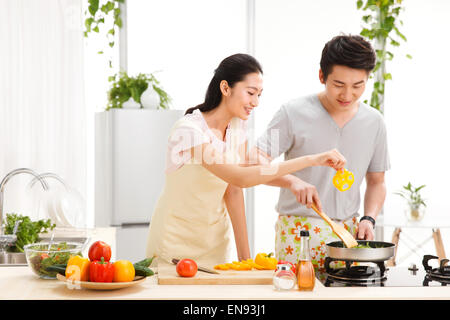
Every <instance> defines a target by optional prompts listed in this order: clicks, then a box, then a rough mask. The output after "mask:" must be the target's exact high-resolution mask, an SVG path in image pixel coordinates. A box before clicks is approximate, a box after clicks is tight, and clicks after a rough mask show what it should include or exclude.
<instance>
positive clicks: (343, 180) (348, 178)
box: [333, 169, 355, 191]
mask: <svg viewBox="0 0 450 320" xmlns="http://www.w3.org/2000/svg"><path fill="white" fill-rule="evenodd" d="M354 181H355V177H354V175H353V173H352V172H350V171H348V170H347V169H343V170H339V171H337V172H336V174H335V175H334V177H333V185H334V186H335V187H336V189H338V190H339V191H347V190H348V189H350V188H351V186H352V184H353V182H354Z"/></svg>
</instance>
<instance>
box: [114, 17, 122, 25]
mask: <svg viewBox="0 0 450 320" xmlns="http://www.w3.org/2000/svg"><path fill="white" fill-rule="evenodd" d="M115 24H116V25H117V26H118V27H119V28H122V18H120V17H117V19H116V21H115Z"/></svg>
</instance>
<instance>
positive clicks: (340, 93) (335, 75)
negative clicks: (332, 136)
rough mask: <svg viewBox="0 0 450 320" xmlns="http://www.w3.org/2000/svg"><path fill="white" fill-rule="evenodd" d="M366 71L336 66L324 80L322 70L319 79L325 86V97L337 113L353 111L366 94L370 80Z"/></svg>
mask: <svg viewBox="0 0 450 320" xmlns="http://www.w3.org/2000/svg"><path fill="white" fill-rule="evenodd" d="M368 76H369V75H368V73H367V71H366V70H362V69H353V68H349V67H346V66H342V65H335V66H333V68H332V72H331V73H330V74H328V77H327V79H326V80H325V79H324V76H323V73H322V70H320V71H319V79H320V82H321V83H322V84H324V85H325V96H326V98H327V102H328V103H329V104H330V106H331V107H332V108H333V109H334V110H337V111H345V110H349V109H352V107H354V106H355V103H357V102H358V100H359V98H360V97H361V96H362V94H363V93H364V90H365V88H366V83H367V80H368Z"/></svg>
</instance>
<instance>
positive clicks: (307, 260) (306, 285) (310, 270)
mask: <svg viewBox="0 0 450 320" xmlns="http://www.w3.org/2000/svg"><path fill="white" fill-rule="evenodd" d="M315 282H316V278H315V273H314V266H313V264H312V262H311V255H310V252H309V231H308V230H301V231H300V254H299V257H298V264H297V284H298V290H300V291H312V290H313V289H314V285H315Z"/></svg>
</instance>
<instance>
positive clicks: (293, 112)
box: [256, 94, 390, 220]
mask: <svg viewBox="0 0 450 320" xmlns="http://www.w3.org/2000/svg"><path fill="white" fill-rule="evenodd" d="M256 147H257V148H259V149H260V150H262V151H264V152H266V153H267V154H268V155H270V156H271V157H272V159H275V158H277V157H278V156H279V155H281V154H282V153H284V158H285V159H286V160H289V159H293V158H296V157H300V156H305V155H310V154H315V153H321V152H325V151H328V150H331V149H333V148H336V149H337V150H338V151H339V152H340V153H341V154H343V155H344V157H345V158H346V159H347V164H346V168H347V169H348V170H349V171H351V172H353V174H354V176H355V181H354V183H353V185H352V187H351V188H350V189H349V190H347V191H344V192H341V191H339V190H337V189H336V188H335V187H334V185H333V182H332V180H333V176H334V175H335V173H336V170H334V169H333V168H330V167H309V168H306V169H303V170H301V171H297V172H295V173H293V174H294V175H295V176H297V177H299V178H300V179H302V180H303V181H305V182H308V183H310V184H312V185H314V186H315V187H316V189H317V191H318V193H319V197H320V201H321V203H322V207H323V211H324V212H325V213H326V214H327V215H328V216H329V217H330V218H332V219H335V220H347V219H350V218H352V217H354V216H358V210H359V207H360V201H361V199H360V198H361V197H360V186H361V183H362V181H363V179H364V177H365V175H366V173H367V172H384V171H386V170H388V169H389V168H390V161H389V153H388V146H387V139H386V126H385V124H384V120H383V116H382V115H381V113H380V112H378V111H377V110H375V109H373V108H372V107H370V106H368V105H366V104H364V103H362V102H360V103H359V108H358V111H357V113H356V114H355V116H354V117H353V118H352V119H351V120H350V121H348V122H347V123H346V124H345V126H344V127H343V128H339V127H338V125H337V124H336V122H335V121H334V120H333V118H332V117H331V116H330V114H329V113H328V111H327V110H326V109H325V108H324V107H323V106H322V103H321V102H320V100H319V98H318V96H317V95H316V94H314V95H309V96H306V97H301V98H298V99H294V100H291V101H289V102H288V103H286V104H284V105H282V106H281V108H280V109H279V110H278V111H277V113H276V114H275V115H274V117H273V119H272V120H271V122H270V123H269V125H268V127H267V130H266V131H265V132H264V133H263V134H262V136H261V137H260V138H259V139H258V140H257V143H256ZM275 209H276V210H277V211H278V213H280V214H282V215H297V216H312V217H317V214H316V213H315V212H314V211H313V210H312V209H308V208H307V207H306V206H303V205H301V204H300V203H299V202H297V200H296V198H295V196H294V195H293V193H292V192H291V191H290V190H289V189H286V188H281V189H280V197H279V200H278V204H277V205H276V207H275Z"/></svg>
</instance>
